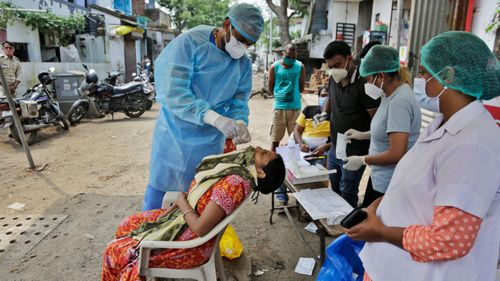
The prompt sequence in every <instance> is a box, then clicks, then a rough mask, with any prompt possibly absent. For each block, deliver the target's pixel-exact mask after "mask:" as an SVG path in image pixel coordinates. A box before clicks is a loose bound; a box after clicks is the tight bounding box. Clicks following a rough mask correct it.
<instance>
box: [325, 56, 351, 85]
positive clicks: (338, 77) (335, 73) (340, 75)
mask: <svg viewBox="0 0 500 281" xmlns="http://www.w3.org/2000/svg"><path fill="white" fill-rule="evenodd" d="M346 66H347V60H346V61H345V65H344V67H343V68H330V69H328V70H327V71H326V73H327V74H328V75H330V76H332V77H333V80H335V82H337V83H340V81H342V80H344V78H346V77H347V74H348V72H347V70H346V69H345V67H346Z"/></svg>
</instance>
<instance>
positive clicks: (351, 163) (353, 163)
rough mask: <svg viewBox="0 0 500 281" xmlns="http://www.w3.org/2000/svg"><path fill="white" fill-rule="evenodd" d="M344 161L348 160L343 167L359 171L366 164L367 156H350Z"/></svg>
mask: <svg viewBox="0 0 500 281" xmlns="http://www.w3.org/2000/svg"><path fill="white" fill-rule="evenodd" d="M344 161H347V163H345V164H344V166H342V167H344V169H346V170H348V171H357V170H359V169H360V168H361V167H362V166H363V165H366V162H365V156H357V155H355V156H349V157H347V159H345V160H344Z"/></svg>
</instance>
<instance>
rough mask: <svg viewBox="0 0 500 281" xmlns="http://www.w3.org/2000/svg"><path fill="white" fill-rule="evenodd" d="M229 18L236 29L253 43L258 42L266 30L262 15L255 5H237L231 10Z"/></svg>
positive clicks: (228, 14)
mask: <svg viewBox="0 0 500 281" xmlns="http://www.w3.org/2000/svg"><path fill="white" fill-rule="evenodd" d="M227 17H228V18H229V20H230V21H231V24H232V25H233V26H234V28H236V30H237V31H238V32H239V33H240V34H241V35H243V36H244V37H245V38H246V39H248V40H250V41H252V42H257V39H259V36H260V34H261V33H262V30H264V18H263V17H262V13H261V12H260V10H259V9H257V8H256V7H255V6H253V5H250V4H247V3H242V4H238V5H235V6H234V7H232V8H231V9H229V12H228V13H227Z"/></svg>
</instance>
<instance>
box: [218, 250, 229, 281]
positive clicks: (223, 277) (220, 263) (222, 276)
mask: <svg viewBox="0 0 500 281" xmlns="http://www.w3.org/2000/svg"><path fill="white" fill-rule="evenodd" d="M215 268H216V269H217V272H219V279H220V281H226V280H227V279H226V272H225V271H224V261H223V260H222V256H221V255H220V250H219V247H216V249H215Z"/></svg>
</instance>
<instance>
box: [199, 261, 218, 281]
mask: <svg viewBox="0 0 500 281" xmlns="http://www.w3.org/2000/svg"><path fill="white" fill-rule="evenodd" d="M215 263H216V262H215V261H214V260H212V261H209V264H207V265H205V266H204V267H203V273H202V274H203V279H202V280H200V281H212V280H214V281H216V280H217V272H216V270H215Z"/></svg>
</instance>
